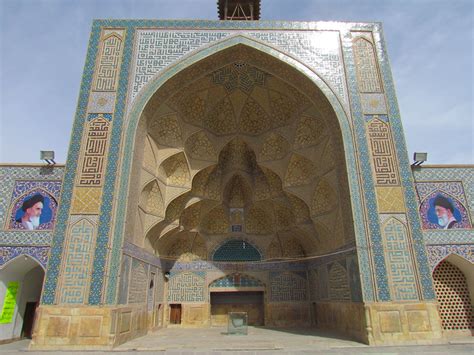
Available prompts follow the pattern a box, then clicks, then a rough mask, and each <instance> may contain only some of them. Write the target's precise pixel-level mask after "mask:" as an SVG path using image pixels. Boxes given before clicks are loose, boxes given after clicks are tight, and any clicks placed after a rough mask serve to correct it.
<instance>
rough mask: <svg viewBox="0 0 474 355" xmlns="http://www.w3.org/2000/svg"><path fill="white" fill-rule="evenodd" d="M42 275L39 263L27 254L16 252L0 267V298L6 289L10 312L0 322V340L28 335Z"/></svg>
mask: <svg viewBox="0 0 474 355" xmlns="http://www.w3.org/2000/svg"><path fill="white" fill-rule="evenodd" d="M43 279H44V269H43V267H42V266H41V265H40V264H39V263H38V262H37V261H36V260H35V259H33V258H32V257H30V256H28V255H20V256H18V257H16V258H15V259H13V260H11V261H9V262H8V263H7V264H5V265H4V267H3V268H2V269H0V300H4V299H5V297H7V293H8V294H9V297H10V298H11V302H10V304H11V305H12V309H11V313H10V316H9V317H7V318H6V319H3V322H2V324H0V341H2V340H4V341H8V340H13V339H19V338H31V337H32V335H33V334H32V333H33V329H34V322H35V313H36V308H37V306H38V304H39V301H40V297H41V290H42V287H43Z"/></svg>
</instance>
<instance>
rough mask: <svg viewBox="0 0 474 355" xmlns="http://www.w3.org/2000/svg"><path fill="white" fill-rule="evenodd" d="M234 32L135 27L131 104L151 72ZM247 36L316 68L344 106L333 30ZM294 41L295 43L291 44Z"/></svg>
mask: <svg viewBox="0 0 474 355" xmlns="http://www.w3.org/2000/svg"><path fill="white" fill-rule="evenodd" d="M234 33H235V31H223V32H218V31H209V30H201V31H195V30H193V31H190V30H162V29H160V30H158V29H138V30H136V35H137V39H136V44H135V52H134V54H133V61H132V66H133V68H132V71H131V72H132V80H131V82H130V87H129V92H130V103H132V102H133V101H134V99H135V97H136V96H137V95H138V94H139V93H140V90H141V89H142V88H143V87H144V86H145V85H146V83H147V82H149V81H150V80H151V79H152V78H153V76H154V75H156V74H157V73H159V72H160V71H162V70H164V69H165V68H166V67H168V66H170V65H171V64H172V63H173V62H176V61H177V60H178V59H181V58H182V57H183V56H185V55H187V54H189V53H190V52H193V51H195V50H197V49H200V48H202V47H205V46H206V45H207V44H209V43H212V42H216V41H219V40H222V39H223V38H225V37H229V36H232V35H233V34H234ZM245 35H246V36H250V37H253V38H256V39H257V40H260V41H263V42H266V43H268V44H271V45H273V46H275V47H276V48H278V49H279V50H282V51H284V52H286V53H289V54H291V55H294V56H297V57H298V58H299V59H300V60H301V61H302V62H303V63H305V64H306V65H308V66H309V67H311V68H312V69H314V70H316V72H317V73H318V74H319V75H321V77H322V78H324V79H325V80H327V81H328V82H329V84H330V86H331V87H332V88H333V89H334V90H335V92H336V93H337V95H338V96H339V97H340V99H341V100H342V101H343V102H344V104H345V105H346V109H347V103H348V99H347V93H346V89H345V85H344V83H345V75H344V68H343V64H342V60H341V53H340V40H339V35H338V33H337V32H335V31H250V32H246V33H245ZM293 43H298V46H294V45H293Z"/></svg>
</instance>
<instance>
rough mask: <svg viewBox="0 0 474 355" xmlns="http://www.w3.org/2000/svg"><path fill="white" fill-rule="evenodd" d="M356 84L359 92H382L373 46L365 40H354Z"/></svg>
mask: <svg viewBox="0 0 474 355" xmlns="http://www.w3.org/2000/svg"><path fill="white" fill-rule="evenodd" d="M354 59H355V62H356V72H357V83H358V84H359V91H360V92H382V85H381V83H380V78H379V74H378V72H379V71H378V68H377V59H376V56H375V50H374V46H373V45H372V43H370V41H368V40H367V39H365V38H356V39H355V40H354Z"/></svg>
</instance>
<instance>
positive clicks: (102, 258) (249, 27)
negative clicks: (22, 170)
mask: <svg viewBox="0 0 474 355" xmlns="http://www.w3.org/2000/svg"><path fill="white" fill-rule="evenodd" d="M101 26H104V27H108V28H110V27H111V26H112V27H121V28H125V31H126V32H127V35H126V36H124V37H125V38H126V40H125V46H124V49H123V50H124V56H123V58H122V60H123V61H122V66H121V69H120V75H119V79H118V80H117V83H118V84H117V85H118V86H117V88H118V92H117V104H116V106H115V110H114V127H113V128H112V134H111V143H110V146H111V149H110V156H109V157H108V163H107V172H106V178H105V182H106V183H105V184H104V195H103V199H104V201H103V203H102V207H101V214H100V218H99V233H98V235H99V237H98V243H97V244H98V245H97V246H98V249H97V252H96V255H95V261H94V272H95V273H96V275H95V276H94V279H93V282H92V285H91V291H90V301H91V300H92V301H93V302H91V303H93V304H100V302H101V300H102V293H101V292H102V289H103V282H104V280H103V277H104V275H106V272H107V271H106V270H105V265H106V262H107V251H106V250H107V246H108V245H109V243H110V240H109V237H108V236H109V232H110V227H111V225H110V223H111V212H112V211H111V209H112V199H113V196H114V186H115V181H116V177H117V175H120V174H119V171H118V170H117V169H118V165H119V159H118V154H119V152H120V145H121V144H120V140H121V137H122V134H123V133H124V132H123V131H122V123H123V121H124V120H125V119H126V118H125V116H124V105H125V102H126V92H127V90H126V87H127V85H128V81H127V78H128V74H129V72H128V71H129V68H130V65H129V64H130V63H131V60H132V48H133V40H132V39H133V35H134V33H133V32H134V30H135V28H153V30H157V28H168V29H169V28H172V27H175V28H179V26H182V28H186V30H182V29H179V31H180V32H183V33H186V32H187V33H188V34H192V33H197V32H199V33H206V30H207V29H211V30H214V31H213V32H230V33H232V31H234V30H239V29H244V30H246V35H247V34H248V33H249V32H252V31H254V32H261V33H262V36H263V35H265V36H267V37H271V36H274V37H275V38H276V39H278V38H281V40H282V41H283V42H285V40H284V39H283V36H280V34H279V31H278V29H280V30H286V29H288V28H290V26H291V27H292V28H294V29H295V30H305V31H307V32H308V33H304V32H305V31H301V33H302V35H307V34H309V32H314V33H315V32H317V31H318V30H320V29H321V28H318V27H317V26H318V25H317V24H315V23H285V22H278V23H269V22H265V21H262V22H258V23H245V24H241V23H238V22H236V23H232V24H227V23H224V22H219V21H173V22H172V21H146V20H144V21H122V20H113V21H95V22H94V24H93V30H92V36H91V42H90V46H89V53H88V58H87V60H86V67H85V72H84V78H83V83H82V86H81V95H80V100H79V105H78V111H77V115H76V120H75V125H74V128H73V139H72V142H71V149H70V151H69V152H70V154H69V156H68V164H71V166H70V168H71V169H69V170H71V171H74V168H75V166H74V164H75V162H76V161H77V160H78V159H77V158H78V147H79V143H80V137H81V136H82V129H83V122H84V119H85V111H86V107H87V100H88V97H89V91H90V88H91V85H92V83H91V77H92V69H93V67H94V59H95V57H96V53H97V52H98V43H99V39H100V32H101ZM351 26H352V27H351V28H354V29H355V28H357V29H358V30H361V31H371V30H374V31H375V32H377V33H378V32H379V31H380V28H379V27H378V25H377V24H375V25H372V24H370V25H366V24H353V25H351ZM231 27H232V28H231ZM269 29H270V30H271V31H268V30H269ZM147 30H148V29H146V30H144V31H147ZM215 30H219V31H215ZM308 30H310V31H308ZM344 31H347V30H345V29H342V30H340V32H339V33H340V35H341V36H345V35H346V34H345V33H346V32H344ZM162 32H164V31H162ZM280 32H282V33H285V32H283V31H280ZM294 32H295V33H298V32H300V31H294ZM207 33H210V32H209V31H207ZM339 33H338V31H334V32H333V34H332V35H335V36H337V37H339ZM124 34H125V33H124ZM203 36H204V35H203ZM308 38H309V39H311V40H312V39H313V38H314V36H313V37H312V36H308ZM310 42H311V41H310ZM229 43H232V41H230V42H229ZM286 43H287V45H288V46H292V43H296V41H293V42H291V41H286ZM375 43H377V44H378V45H380V46H382V47H379V50H380V51H381V52H382V53H384V50H385V49H384V47H383V43H381V41H380V40H379V39H377V38H375ZM201 45H202V44H201V43H200V44H199V46H201ZM178 46H179V45H178ZM255 46H256V47H257V46H258V45H257V44H255ZM260 48H264V47H263V46H261V47H260ZM267 48H268V47H267ZM298 48H299V49H298ZM308 48H309V50H308V49H301V47H299V46H293V49H292V50H293V51H295V50H296V51H297V52H298V51H299V50H301V52H304V51H305V50H307V51H308V52H309V53H310V52H311V50H312V46H311V45H309V46H308ZM265 50H267V51H270V49H265ZM337 51H340V48H337ZM165 54H167V53H165ZM165 54H164V55H163V56H165ZM299 54H300V53H296V55H295V57H299ZM301 54H303V53H301ZM181 56H182V53H181V54H178V57H181ZM347 57H350V56H347V55H346V54H344V59H347ZM134 58H135V57H134ZM196 58H197V57H196ZM383 58H385V56H384V57H383ZM161 59H162V58H159V59H158V60H161ZM329 59H330V58H329ZM163 60H165V61H166V60H167V59H166V58H165V59H163ZM193 60H195V59H193ZM337 61H339V62H340V63H339V66H340V68H342V63H341V62H342V61H341V57H340V55H339V57H338V58H337ZM329 62H330V60H329ZM347 63H348V65H349V66H351V65H352V70H353V69H354V67H353V62H351V61H348V62H347ZM328 64H329V63H328ZM166 65H167V64H165V66H166ZM318 66H319V67H322V65H319V64H318V65H316V66H315V67H318ZM177 70H179V65H178V66H176V67H175V68H172V69H170V75H172V73H173V71H174V72H176V71H177ZM348 71H351V69H350V68H349V69H348ZM342 72H344V70H342ZM381 74H382V78H384V81H385V83H388V84H390V85H388V88H389V89H387V107H388V111H389V113H390V117H391V122H392V125H393V130H394V136H395V140H396V142H395V143H396V144H395V146H396V149H397V152H398V155H399V156H401V158H400V159H401V161H402V164H404V167H402V171H401V175H402V181H403V186H404V187H405V190H404V191H405V200H406V201H407V206H408V207H409V208H408V214H409V215H408V220H409V223H411V230H413V231H414V232H413V233H414V235H413V239H414V241H415V242H416V241H419V240H422V239H421V234H420V233H421V232H419V233H418V230H419V220H418V216H417V215H416V216H414V215H413V214H412V212H413V210H415V212H416V207H414V208H413V206H410V204H411V203H412V202H413V201H415V200H414V198H415V196H414V193H413V191H411V190H413V188H412V187H410V186H412V185H410V184H412V180H411V176H409V174H410V172H409V164H408V161H407V159H406V158H404V157H403V156H404V155H406V147H405V144H404V141H403V134H402V130H401V129H400V128H399V127H398V126H396V125H397V124H399V122H398V121H399V115H398V112H397V107H396V103H395V102H394V98H395V96H394V93H393V84H392V82H391V78H390V75H389V68H388V63H386V60H385V59H384V60H382V63H381ZM328 77H329V76H328ZM339 77H341V76H339ZM312 78H314V76H312ZM353 79H354V78H353V77H350V78H349V80H348V81H349V87H350V88H351V90H352V87H353V86H352V85H353V84H354V83H355V80H353ZM315 80H316V79H315ZM341 83H342V87H344V86H345V85H344V83H345V80H342V82H341ZM130 84H131V85H132V83H130ZM331 85H333V84H331ZM325 92H326V91H325ZM326 93H327V92H326ZM143 95H145V93H144V94H143ZM351 95H353V92H351ZM351 97H352V96H351ZM136 100H137V102H138V101H139V100H141V97H140V98H138V97H137V98H136ZM354 102H355V103H354V107H353V108H352V109H354V110H355V117H356V118H360V117H362V116H361V113H360V107H359V108H358V107H357V106H358V105H359V106H360V103H359V102H358V100H355V101H354ZM140 105H141V104H140ZM336 110H337V112H338V115H339V114H340V112H341V111H340V107H339V106H337V107H336ZM357 110H359V111H357ZM392 114H393V115H392ZM339 117H343V116H342V115H340V116H339ZM132 119H133V117H132ZM354 124H355V125H356V127H357V130H356V134H357V136H359V135H360V133H361V132H362V133H363V135H362V136H363V137H365V133H364V129H362V131H361V130H360V126H361V122H359V121H358V120H357V119H356V120H355V122H354ZM346 127H347V126H346ZM343 135H344V140H346V141H347V142H350V135H351V133H350V131H349V130H348V129H346V128H344V132H343ZM76 137H79V139H77V138H76ZM123 144H124V145H123V149H124V152H125V154H127V149H128V148H131V147H130V138H129V137H128V136H127V137H126V141H125V142H123ZM348 144H349V143H348ZM349 147H350V150H349V151H348V152H347V156H350V155H351V154H354V151H353V150H352V148H351V144H349ZM367 153H368V152H367V150H366V149H365V150H364V149H362V150H361V152H360V159H361V161H364V160H366V159H368V155H367ZM126 156H127V155H126ZM128 164H129V163H128V162H127V161H124V165H123V168H122V170H121V171H122V172H125V175H127V176H125V177H123V179H122V180H121V181H120V185H121V187H120V189H121V191H123V185H124V184H125V185H126V183H127V181H128V171H129V170H127V169H128ZM347 164H348V170H350V171H351V172H350V176H351V177H350V179H351V181H350V184H351V191H352V190H354V191H358V189H359V188H358V186H357V184H358V182H357V179H354V178H353V173H352V171H355V170H356V169H355V163H354V162H353V161H348V162H347ZM405 165H406V167H405ZM351 167H354V169H351ZM367 173H369V174H370V163H369V169H365V166H364V168H363V169H362V174H363V176H364V179H363V180H364V183H365V180H366V181H368V182H369V185H370V184H372V182H371V178H369V179H365V178H366V177H367ZM73 179H74V173H69V174H68V175H67V176H66V178H65V180H64V184H65V187H66V189H65V190H67V191H65V193H64V194H63V196H64V197H65V198H64V201H65V203H64V205H62V206H61V207H60V211H59V215H58V221H61V222H63V223H65V222H66V220H67V218H68V211H69V202H67V201H68V195H69V196H70V194H71V190H72V183H73ZM405 185H406V186H405ZM410 189H411V190H410ZM372 190H373V188H372ZM371 194H372V196H370V195H371ZM355 196H358V195H357V194H356V195H355ZM364 197H366V198H367V197H369V198H370V197H372V198H373V201H374V203H373V204H371V203H370V202H368V203H367V206H368V209H369V211H368V215H369V219H370V221H369V224H370V225H369V228H370V231H371V234H372V235H373V236H374V241H375V244H377V239H378V240H380V227H379V226H378V218H377V216H376V208H377V207H376V204H375V192H374V191H371V190H370V189H369V190H368V193H366V195H365V196H364ZM352 198H353V199H356V197H352ZM367 200H370V199H367ZM353 202H355V203H356V204H358V203H360V201H358V200H356V201H353ZM415 204H416V202H415ZM374 213H375V215H374ZM360 216H361V214H360V213H359V212H358V211H356V212H355V222H356V226H355V228H356V230H357V231H365V227H364V223H363V221H362V220H361V217H360ZM123 222H124V214H123V213H122V210H121V209H119V210H118V214H117V218H116V219H115V220H114V223H116V224H117V225H119V226H120V225H121V224H122V223H123ZM417 223H418V224H417ZM64 234H65V233H64V228H63V227H59V228H57V231H56V232H55V242H54V243H55V246H56V248H53V249H54V250H53V252H52V259H53V260H52V263H51V265H52V268H51V271H50V275H48V279H47V282H46V284H45V296H44V301H45V302H46V303H52V302H53V300H54V297H53V298H52V297H51V296H53V295H54V292H55V291H54V290H55V283H56V281H55V280H56V279H57V276H58V275H57V273H58V267H57V264H58V259H59V258H60V255H61V251H62V250H61V249H62V247H63V240H64ZM356 235H357V238H358V239H357V241H358V243H360V245H361V246H362V247H363V246H364V244H363V243H364V241H363V239H364V235H365V233H356ZM122 237H123V236H122V235H121V234H120V232H117V231H116V232H115V234H114V239H113V241H112V243H111V244H112V250H111V255H110V258H111V259H110V263H111V265H112V268H111V270H109V271H108V272H109V273H110V276H109V284H108V288H107V298H106V302H107V303H109V304H110V303H113V302H114V300H115V298H116V280H118V278H117V277H114V275H116V273H118V272H119V271H117V270H119V269H120V268H119V267H116V266H117V265H119V260H120V257H121V244H122ZM364 253H365V252H364V249H363V248H362V251H361V253H360V261H361V262H360V263H359V265H360V268H361V272H362V278H363V283H364V287H363V291H364V299H366V300H370V298H371V297H372V296H371V293H372V289H371V284H372V283H371V282H370V280H371V277H372V274H373V273H372V272H371V270H368V268H369V265H370V263H369V262H368V259H367V256H366V254H364ZM423 253H424V252H419V251H418V250H416V257H417V259H418V261H419V263H420V265H423V262H425V263H426V260H425V261H424V259H423V258H424V257H425V258H426V255H424V254H423ZM376 263H377V261H376ZM382 263H383V259H382ZM203 265H204V264H203ZM176 266H179V264H178V263H177V264H176ZM382 269H383V267H382V266H381V264H379V265H378V267H377V273H379V272H380V271H381V270H382ZM96 271H97V272H96ZM383 271H384V270H383ZM425 271H426V270H421V272H422V274H423V276H424V275H425V274H427V273H426V272H425ZM427 275H428V276H429V274H427ZM423 280H424V283H425V284H424V290H425V289H426V292H425V293H424V295H425V296H427V298H429V297H430V292H429V291H430V284H429V283H428V282H426V279H423ZM429 282H431V281H429ZM377 286H378V289H379V290H380V289H383V287H384V280H383V277H379V276H377Z"/></svg>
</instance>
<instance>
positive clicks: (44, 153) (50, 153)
mask: <svg viewBox="0 0 474 355" xmlns="http://www.w3.org/2000/svg"><path fill="white" fill-rule="evenodd" d="M40 159H41V160H44V161H45V162H46V163H48V165H54V164H56V162H55V161H54V150H41V151H40Z"/></svg>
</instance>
